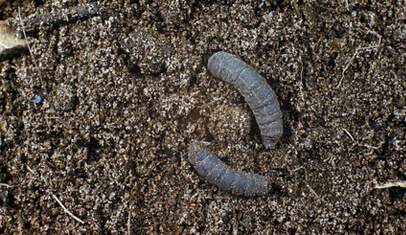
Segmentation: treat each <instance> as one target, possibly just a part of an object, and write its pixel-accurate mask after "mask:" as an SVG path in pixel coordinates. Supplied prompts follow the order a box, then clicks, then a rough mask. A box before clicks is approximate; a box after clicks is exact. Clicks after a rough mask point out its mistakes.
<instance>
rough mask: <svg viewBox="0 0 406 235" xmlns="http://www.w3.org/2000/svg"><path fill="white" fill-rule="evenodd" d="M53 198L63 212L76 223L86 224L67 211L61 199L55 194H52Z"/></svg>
mask: <svg viewBox="0 0 406 235" xmlns="http://www.w3.org/2000/svg"><path fill="white" fill-rule="evenodd" d="M51 195H52V197H53V198H54V199H55V200H56V201H57V202H58V204H59V205H60V206H61V207H62V208H63V210H64V211H65V212H66V213H68V215H70V216H71V217H72V218H73V219H75V220H76V221H78V222H80V223H81V224H84V223H85V222H83V220H81V219H79V218H78V217H76V216H75V215H74V214H72V212H70V211H69V210H68V209H66V207H65V206H64V205H63V204H62V202H61V201H59V199H58V198H57V197H56V196H55V194H53V193H51Z"/></svg>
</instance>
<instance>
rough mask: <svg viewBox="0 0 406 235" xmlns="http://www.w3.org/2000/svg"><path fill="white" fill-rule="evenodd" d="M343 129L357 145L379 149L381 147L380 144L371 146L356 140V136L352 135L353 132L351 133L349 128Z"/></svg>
mask: <svg viewBox="0 0 406 235" xmlns="http://www.w3.org/2000/svg"><path fill="white" fill-rule="evenodd" d="M343 131H344V132H345V133H347V135H348V136H349V137H350V138H351V140H352V141H353V142H354V143H355V144H356V145H358V146H361V147H366V148H371V149H379V148H380V146H378V147H374V146H371V145H366V144H360V143H359V142H358V141H356V140H355V139H354V137H352V135H351V133H350V132H349V131H347V129H345V128H343Z"/></svg>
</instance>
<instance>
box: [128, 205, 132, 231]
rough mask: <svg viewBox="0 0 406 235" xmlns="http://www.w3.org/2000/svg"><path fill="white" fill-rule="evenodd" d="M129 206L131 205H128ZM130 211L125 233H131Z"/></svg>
mask: <svg viewBox="0 0 406 235" xmlns="http://www.w3.org/2000/svg"><path fill="white" fill-rule="evenodd" d="M130 208H131V207H130ZM131 211H132V210H130V211H129V212H128V220H127V235H131Z"/></svg>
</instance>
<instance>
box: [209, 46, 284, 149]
mask: <svg viewBox="0 0 406 235" xmlns="http://www.w3.org/2000/svg"><path fill="white" fill-rule="evenodd" d="M207 68H208V70H209V71H210V73H211V74H213V75H214V76H215V77H217V78H221V79H222V80H224V81H226V82H229V83H231V84H232V85H233V86H234V87H235V88H236V89H237V90H238V91H239V92H240V93H241V94H242V95H243V96H244V99H245V101H246V102H247V103H248V106H249V107H250V108H251V110H252V112H253V113H254V116H255V118H256V120H257V123H258V126H259V129H260V130H261V135H262V141H263V143H264V145H265V147H266V148H274V147H275V144H276V142H278V140H279V138H280V137H281V136H282V133H283V124H282V112H281V110H280V107H279V103H278V99H277V97H276V94H275V92H274V91H273V90H272V88H271V87H270V86H269V85H268V83H267V82H266V80H265V78H264V77H262V76H261V75H259V74H258V72H257V71H256V70H255V69H254V68H252V67H251V66H250V65H248V64H247V63H245V62H244V61H242V60H241V59H240V58H239V57H237V56H235V55H232V54H229V53H227V52H223V51H220V52H217V53H215V54H214V55H212V56H211V57H210V59H209V62H208V65H207Z"/></svg>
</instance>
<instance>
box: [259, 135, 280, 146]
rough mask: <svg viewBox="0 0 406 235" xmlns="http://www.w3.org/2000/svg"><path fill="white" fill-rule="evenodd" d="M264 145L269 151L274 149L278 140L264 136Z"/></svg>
mask: <svg viewBox="0 0 406 235" xmlns="http://www.w3.org/2000/svg"><path fill="white" fill-rule="evenodd" d="M262 143H263V144H264V146H265V148H267V149H274V148H275V146H276V143H278V140H277V139H275V138H270V137H269V136H262Z"/></svg>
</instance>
